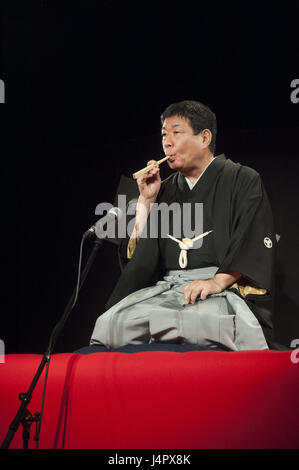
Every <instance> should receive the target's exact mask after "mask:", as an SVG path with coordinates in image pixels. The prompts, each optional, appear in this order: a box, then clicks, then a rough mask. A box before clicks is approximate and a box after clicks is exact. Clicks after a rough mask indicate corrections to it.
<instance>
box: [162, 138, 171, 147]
mask: <svg viewBox="0 0 299 470" xmlns="http://www.w3.org/2000/svg"><path fill="white" fill-rule="evenodd" d="M172 145H173V142H172V139H171V137H170V136H167V137H165V139H164V147H172Z"/></svg>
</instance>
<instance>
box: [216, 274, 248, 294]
mask: <svg viewBox="0 0 299 470" xmlns="http://www.w3.org/2000/svg"><path fill="white" fill-rule="evenodd" d="M241 276H242V274H241V273H239V272H236V271H229V272H227V273H218V274H215V276H214V277H213V279H214V281H215V282H216V283H217V284H218V285H219V287H220V288H221V291H223V290H224V289H226V288H227V287H229V286H231V285H232V284H234V283H235V282H236V281H237V280H238V279H239V278H240V277H241Z"/></svg>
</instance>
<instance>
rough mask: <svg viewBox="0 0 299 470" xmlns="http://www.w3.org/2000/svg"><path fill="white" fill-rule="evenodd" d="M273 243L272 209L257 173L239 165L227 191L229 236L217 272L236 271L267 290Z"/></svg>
mask: <svg viewBox="0 0 299 470" xmlns="http://www.w3.org/2000/svg"><path fill="white" fill-rule="evenodd" d="M275 247H276V238H275V234H274V229H273V218H272V210H271V207H270V203H269V200H268V196H267V194H266V191H265V188H264V186H263V183H262V181H261V177H260V175H259V174H258V173H257V172H256V171H255V170H253V169H251V168H248V167H241V169H240V171H239V173H238V176H237V178H236V181H235V184H234V185H233V188H232V194H231V213H230V240H229V243H228V248H227V250H226V253H225V256H224V258H223V260H222V262H221V265H220V267H219V270H218V272H219V273H220V272H227V271H237V272H240V273H241V274H243V276H245V277H247V278H249V279H251V280H252V281H254V282H255V283H257V284H258V285H259V286H260V287H262V288H264V289H266V290H267V291H268V292H269V293H270V294H271V293H272V291H273V265H274V251H275Z"/></svg>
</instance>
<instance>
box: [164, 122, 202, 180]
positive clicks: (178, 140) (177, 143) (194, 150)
mask: <svg viewBox="0 0 299 470" xmlns="http://www.w3.org/2000/svg"><path fill="white" fill-rule="evenodd" d="M162 145H163V150H164V153H165V155H166V156H169V159H168V160H167V162H168V165H169V166H170V168H171V169H173V170H177V171H180V172H181V173H183V174H184V175H186V176H188V174H190V173H192V172H193V171H194V170H196V169H197V168H198V165H199V164H200V162H201V159H202V157H203V155H204V153H205V152H206V151H207V146H206V145H205V144H204V139H203V136H202V133H200V134H197V135H194V133H193V129H192V127H191V126H190V123H189V119H185V118H183V117H180V116H171V117H169V118H166V119H165V121H164V123H163V127H162Z"/></svg>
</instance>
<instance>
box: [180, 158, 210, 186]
mask: <svg viewBox="0 0 299 470" xmlns="http://www.w3.org/2000/svg"><path fill="white" fill-rule="evenodd" d="M215 158H216V157H213V158H212V160H211V161H210V163H208V164H207V166H206V167H205V169H204V170H203V172H202V173H201V174H200V175H199V177H198V178H197V180H196V181H194V183H191V181H190V180H189V179H188V178H187V176H185V180H186V181H187V184H188V186H189V188H190V189H193V188H194V186H195V185H196V183H197V181H198V180H199V179H200V178H201V177H202V175H203V174H204V172H205V171H206V169H207V168H208V167H209V166H210V165H211V163H212V162H213V161H214V160H215Z"/></svg>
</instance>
